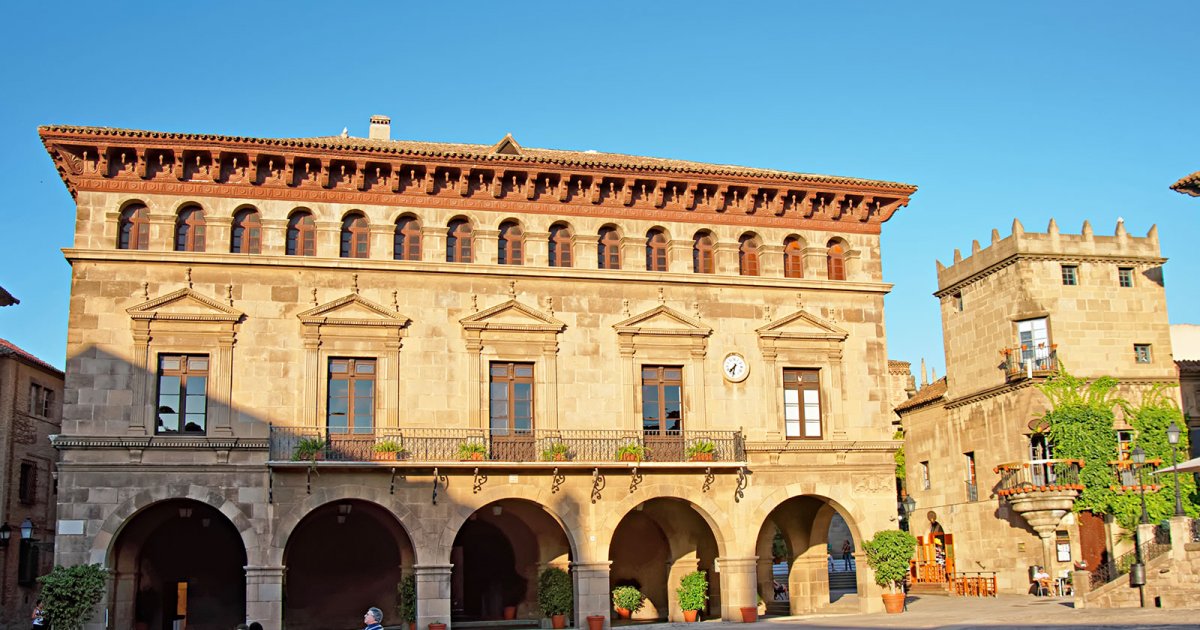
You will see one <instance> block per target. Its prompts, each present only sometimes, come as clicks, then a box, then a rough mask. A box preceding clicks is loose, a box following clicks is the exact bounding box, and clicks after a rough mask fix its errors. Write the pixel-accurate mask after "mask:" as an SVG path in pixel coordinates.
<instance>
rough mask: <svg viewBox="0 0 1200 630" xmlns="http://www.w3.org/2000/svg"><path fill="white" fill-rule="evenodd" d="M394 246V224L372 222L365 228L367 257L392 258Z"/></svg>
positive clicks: (377, 258) (376, 258)
mask: <svg viewBox="0 0 1200 630" xmlns="http://www.w3.org/2000/svg"><path fill="white" fill-rule="evenodd" d="M395 246H396V224H394V223H391V224H388V223H385V224H383V225H377V224H375V223H372V224H371V225H370V227H369V229H368V230H367V258H372V259H375V260H392V259H393V257H394V253H395Z"/></svg>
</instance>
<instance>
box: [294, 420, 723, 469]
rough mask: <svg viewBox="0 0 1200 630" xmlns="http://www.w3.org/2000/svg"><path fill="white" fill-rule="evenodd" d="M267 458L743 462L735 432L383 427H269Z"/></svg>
mask: <svg viewBox="0 0 1200 630" xmlns="http://www.w3.org/2000/svg"><path fill="white" fill-rule="evenodd" d="M270 443H271V455H270V457H271V461H276V462H282V461H309V460H313V461H335V462H364V461H372V460H375V461H379V460H384V461H401V462H451V461H471V460H482V461H497V462H542V461H546V462H553V461H569V462H611V461H647V462H685V461H719V462H743V461H745V460H746V450H745V438H744V437H743V435H742V434H741V433H740V432H738V431H689V430H682V431H668V432H657V431H655V432H649V431H647V432H642V431H637V430H619V429H596V430H591V429H585V430H571V429H534V430H517V431H513V430H504V431H495V430H493V431H491V432H489V431H487V430H484V429H432V428H402V429H383V430H377V431H375V432H371V433H330V432H328V430H326V429H324V428H318V427H277V426H274V425H272V426H271V438H270Z"/></svg>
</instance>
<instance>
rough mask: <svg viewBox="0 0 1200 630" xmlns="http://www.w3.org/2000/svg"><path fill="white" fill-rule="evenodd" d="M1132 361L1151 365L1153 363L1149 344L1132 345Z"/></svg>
mask: <svg viewBox="0 0 1200 630" xmlns="http://www.w3.org/2000/svg"><path fill="white" fill-rule="evenodd" d="M1133 359H1134V361H1136V362H1138V363H1151V362H1152V361H1153V357H1152V356H1151V354H1150V344H1148V343H1135V344H1133Z"/></svg>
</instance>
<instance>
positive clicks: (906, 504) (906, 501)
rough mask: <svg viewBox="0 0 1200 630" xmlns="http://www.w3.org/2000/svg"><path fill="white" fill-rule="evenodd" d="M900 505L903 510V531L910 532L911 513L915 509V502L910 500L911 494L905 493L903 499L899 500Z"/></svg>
mask: <svg viewBox="0 0 1200 630" xmlns="http://www.w3.org/2000/svg"><path fill="white" fill-rule="evenodd" d="M900 505H901V506H902V507H903V508H904V529H905V530H906V531H909V532H911V531H912V513H913V511H914V510H916V509H917V501H916V499H913V498H912V495H911V494H908V493H905V494H904V498H903V499H901V500H900Z"/></svg>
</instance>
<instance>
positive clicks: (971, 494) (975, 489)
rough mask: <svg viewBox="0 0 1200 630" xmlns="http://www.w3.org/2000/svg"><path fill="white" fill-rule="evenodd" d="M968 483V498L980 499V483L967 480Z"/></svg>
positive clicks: (969, 499)
mask: <svg viewBox="0 0 1200 630" xmlns="http://www.w3.org/2000/svg"><path fill="white" fill-rule="evenodd" d="M966 485H967V500H968V501H978V500H979V484H977V483H975V482H974V481H968V482H966Z"/></svg>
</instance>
